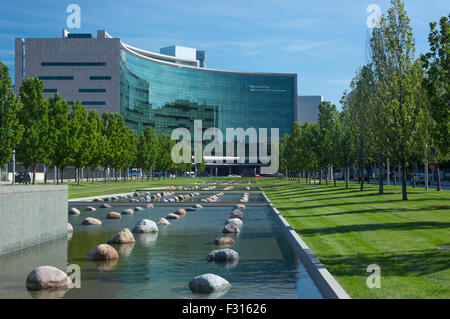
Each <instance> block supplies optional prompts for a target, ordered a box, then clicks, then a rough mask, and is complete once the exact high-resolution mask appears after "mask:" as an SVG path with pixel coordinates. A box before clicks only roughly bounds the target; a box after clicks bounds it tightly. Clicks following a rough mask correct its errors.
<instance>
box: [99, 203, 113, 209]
mask: <svg viewBox="0 0 450 319" xmlns="http://www.w3.org/2000/svg"><path fill="white" fill-rule="evenodd" d="M100 208H111V205H109V204H106V203H102V204H101V205H100Z"/></svg>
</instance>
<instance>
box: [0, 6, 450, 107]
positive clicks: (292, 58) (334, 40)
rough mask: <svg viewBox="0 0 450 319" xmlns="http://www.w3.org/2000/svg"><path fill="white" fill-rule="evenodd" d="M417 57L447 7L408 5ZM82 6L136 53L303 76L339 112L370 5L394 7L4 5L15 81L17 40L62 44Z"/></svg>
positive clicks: (1, 26) (0, 19)
mask: <svg viewBox="0 0 450 319" xmlns="http://www.w3.org/2000/svg"><path fill="white" fill-rule="evenodd" d="M405 2H406V8H407V10H408V15H409V17H410V18H411V20H412V22H411V24H412V27H413V30H414V36H415V39H416V49H417V53H418V54H419V53H422V52H426V51H427V50H428V43H427V37H428V32H429V22H431V21H437V20H439V18H440V17H441V16H442V15H446V14H448V13H449V11H450V10H449V8H450V4H449V1H448V0H427V1H422V0H406V1H405ZM71 3H75V4H78V5H79V6H80V7H81V29H71V30H69V31H71V32H89V33H94V34H95V33H96V30H98V29H106V30H107V31H108V33H109V34H111V35H112V36H113V37H120V38H121V39H122V41H123V42H126V43H128V44H130V45H132V46H136V47H140V48H143V49H147V50H149V51H156V52H159V48H161V47H164V46H168V45H172V44H177V45H184V46H190V47H194V48H197V49H202V50H206V51H207V60H208V67H211V68H217V69H226V70H235V71H250V72H280V73H284V72H286V73H297V74H298V79H299V87H298V89H299V94H300V95H323V96H324V98H325V100H328V101H331V102H333V103H335V104H337V105H338V107H339V104H338V102H339V99H340V97H341V96H342V93H343V91H344V90H345V89H347V88H348V86H349V83H350V80H351V79H352V77H353V76H354V74H355V72H356V70H357V68H359V67H360V66H362V65H363V64H365V63H366V62H367V53H366V43H367V38H368V34H369V32H370V29H368V27H367V26H366V20H367V17H368V16H369V13H367V12H366V8H367V6H368V5H369V4H378V5H379V6H380V7H381V9H382V11H383V12H385V10H386V9H387V8H388V6H389V3H390V1H389V0H368V1H366V0H339V1H331V0H313V1H303V0H278V1H268V0H257V1H253V0H239V1H236V0H227V1H217V0H183V1H182V0H164V1H161V0H158V1H156V0H128V1H112V0H110V1H92V0H91V1H85V0H79V1H75V0H71V1H61V0H59V1H56V0H54V1H48V0H44V1H36V0H34V1H25V0H14V1H1V3H0V60H1V61H2V62H3V63H5V64H7V65H8V66H9V67H10V69H11V76H13V69H14V38H16V37H56V36H58V37H60V36H61V30H62V28H66V19H67V17H68V15H69V14H68V13H66V8H67V6H68V5H69V4H71Z"/></svg>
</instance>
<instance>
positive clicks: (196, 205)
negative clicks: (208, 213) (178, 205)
mask: <svg viewBox="0 0 450 319" xmlns="http://www.w3.org/2000/svg"><path fill="white" fill-rule="evenodd" d="M192 207H194V208H203V206H202V205H200V204H194V205H193V206H192Z"/></svg>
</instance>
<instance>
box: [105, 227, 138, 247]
mask: <svg viewBox="0 0 450 319" xmlns="http://www.w3.org/2000/svg"><path fill="white" fill-rule="evenodd" d="M135 242H136V240H135V239H134V237H133V234H132V233H131V232H130V230H129V229H128V228H124V229H122V230H121V231H120V232H118V233H117V234H115V235H114V236H113V237H111V239H110V240H108V244H129V243H135Z"/></svg>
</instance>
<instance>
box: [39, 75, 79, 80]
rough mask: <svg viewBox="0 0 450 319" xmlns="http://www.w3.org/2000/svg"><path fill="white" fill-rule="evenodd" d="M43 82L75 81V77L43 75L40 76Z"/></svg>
mask: <svg viewBox="0 0 450 319" xmlns="http://www.w3.org/2000/svg"><path fill="white" fill-rule="evenodd" d="M38 78H39V79H41V80H73V76H52V75H50V76H49V75H41V76H38Z"/></svg>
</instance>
